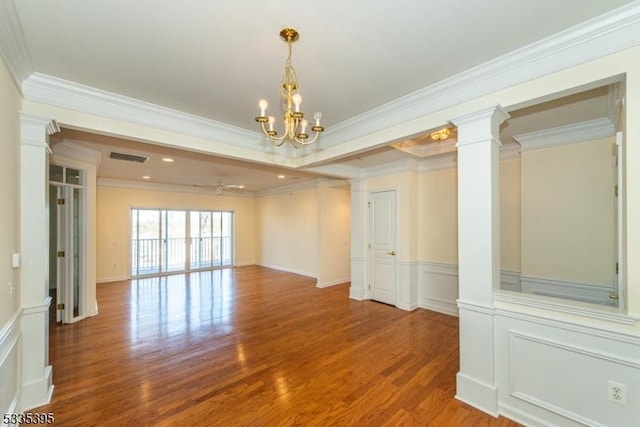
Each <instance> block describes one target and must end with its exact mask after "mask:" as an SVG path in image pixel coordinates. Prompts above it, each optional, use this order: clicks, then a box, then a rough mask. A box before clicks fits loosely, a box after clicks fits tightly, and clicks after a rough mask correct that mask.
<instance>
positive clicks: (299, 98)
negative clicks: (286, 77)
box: [291, 93, 302, 113]
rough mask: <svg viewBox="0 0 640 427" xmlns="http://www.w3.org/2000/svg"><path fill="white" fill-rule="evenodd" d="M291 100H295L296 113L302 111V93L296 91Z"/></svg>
mask: <svg viewBox="0 0 640 427" xmlns="http://www.w3.org/2000/svg"><path fill="white" fill-rule="evenodd" d="M291 100H292V101H293V106H294V107H295V112H296V113H298V112H300V104H302V95H300V94H299V93H296V94H295V95H293V96H292V97H291Z"/></svg>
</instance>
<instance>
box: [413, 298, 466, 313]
mask: <svg viewBox="0 0 640 427" xmlns="http://www.w3.org/2000/svg"><path fill="white" fill-rule="evenodd" d="M420 308H424V309H425V310H431V311H437V312H438V313H442V314H448V315H449V316H455V317H458V316H460V313H459V312H458V306H456V304H455V303H452V302H451V301H447V300H445V299H444V298H434V297H422V299H421V304H420Z"/></svg>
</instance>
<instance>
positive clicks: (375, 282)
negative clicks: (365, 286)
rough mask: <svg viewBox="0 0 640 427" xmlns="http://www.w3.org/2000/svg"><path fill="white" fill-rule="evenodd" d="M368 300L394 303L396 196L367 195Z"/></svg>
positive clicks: (390, 194) (390, 193)
mask: <svg viewBox="0 0 640 427" xmlns="http://www.w3.org/2000/svg"><path fill="white" fill-rule="evenodd" d="M369 224H370V234H369V235H370V243H369V248H370V259H371V269H370V277H369V298H371V299H372V300H376V301H380V302H384V303H386V304H392V305H395V303H396V258H395V255H396V252H395V250H396V192H395V191H382V192H377V193H371V194H370V195H369Z"/></svg>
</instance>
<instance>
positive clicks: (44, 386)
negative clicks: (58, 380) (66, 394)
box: [20, 365, 53, 411]
mask: <svg viewBox="0 0 640 427" xmlns="http://www.w3.org/2000/svg"><path fill="white" fill-rule="evenodd" d="M52 395H53V368H52V367H51V365H49V366H47V367H45V369H44V373H43V375H42V377H41V378H38V379H37V380H35V381H31V382H28V383H22V404H21V408H20V409H22V410H23V411H27V410H29V409H33V408H37V407H39V406H43V405H46V404H48V403H50V402H51V396H52Z"/></svg>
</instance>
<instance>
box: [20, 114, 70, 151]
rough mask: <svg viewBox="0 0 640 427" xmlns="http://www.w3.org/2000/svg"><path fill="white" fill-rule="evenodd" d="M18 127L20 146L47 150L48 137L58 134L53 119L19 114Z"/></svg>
mask: <svg viewBox="0 0 640 427" xmlns="http://www.w3.org/2000/svg"><path fill="white" fill-rule="evenodd" d="M20 127H21V138H20V143H21V144H22V145H36V146H42V147H47V148H48V139H49V135H52V134H54V133H57V132H60V127H59V126H58V122H56V121H55V119H52V118H50V117H42V116H35V115H33V114H27V113H20Z"/></svg>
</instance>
